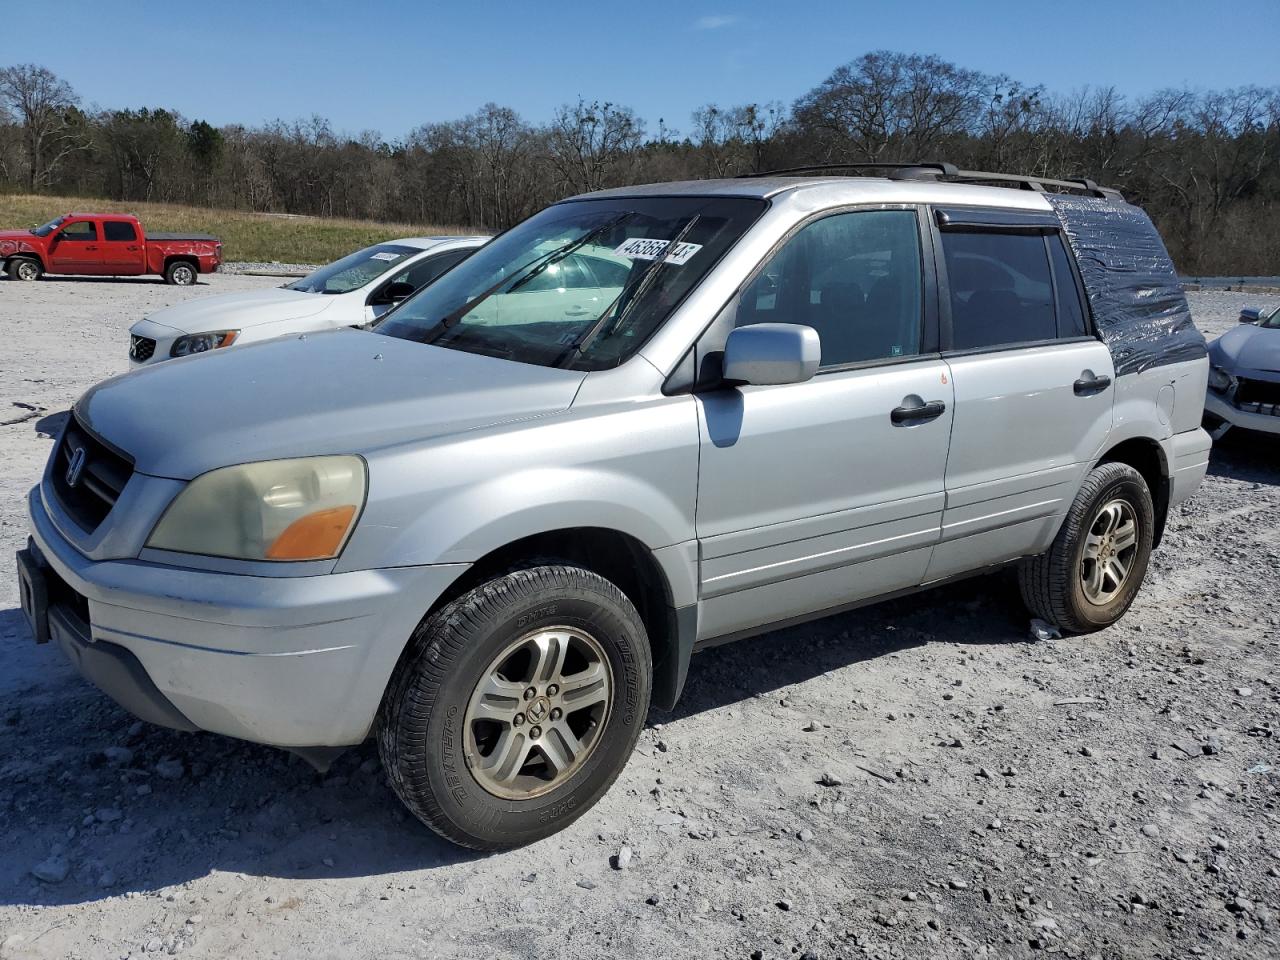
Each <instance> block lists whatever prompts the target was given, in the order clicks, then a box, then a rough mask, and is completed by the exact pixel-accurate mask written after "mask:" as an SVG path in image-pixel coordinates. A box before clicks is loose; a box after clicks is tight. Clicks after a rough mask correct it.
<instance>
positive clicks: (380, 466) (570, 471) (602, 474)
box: [338, 396, 698, 570]
mask: <svg viewBox="0 0 1280 960" xmlns="http://www.w3.org/2000/svg"><path fill="white" fill-rule="evenodd" d="M367 459H368V462H369V498H368V503H367V506H366V508H365V512H364V516H363V517H362V518H361V520H360V523H359V525H358V526H357V528H356V533H355V534H354V535H353V537H352V539H351V542H350V543H348V545H347V549H346V551H345V552H344V553H343V556H342V559H341V561H340V562H339V566H338V569H339V570H358V569H365V568H377V567H389V566H417V565H423V564H433V563H474V562H475V561H477V560H479V559H481V558H482V557H484V556H485V555H486V554H488V553H490V552H492V551H494V550H496V549H498V548H500V547H503V546H506V545H507V544H510V543H513V542H515V541H517V540H522V539H524V538H526V537H530V536H533V535H535V534H541V533H548V532H552V531H556V530H564V529H569V528H574V527H597V528H602V529H606V530H615V531H618V532H620V533H624V534H627V535H629V536H631V537H633V538H635V539H636V540H638V541H639V542H640V543H642V544H644V545H645V546H646V547H648V548H649V549H650V550H659V549H661V548H664V547H669V546H671V545H673V544H678V543H684V542H686V541H690V540H693V539H694V525H693V520H694V505H695V501H696V497H697V484H698V425H697V415H696V412H695V409H694V404H693V400H692V398H691V397H688V396H684V397H659V398H656V399H653V400H650V401H647V402H643V403H631V404H625V405H619V406H618V407H617V408H615V409H613V410H612V411H609V412H603V411H596V412H594V413H593V414H582V415H574V414H571V415H566V416H553V417H547V418H544V419H541V420H530V421H525V422H523V423H514V424H507V425H504V426H502V427H497V428H492V429H489V430H485V431H477V432H475V433H472V434H463V435H461V436H457V437H451V438H444V439H443V440H440V441H438V442H432V443H428V444H424V445H422V446H415V447H411V448H396V449H393V450H389V451H384V452H380V453H373V454H370V455H368V456H367Z"/></svg>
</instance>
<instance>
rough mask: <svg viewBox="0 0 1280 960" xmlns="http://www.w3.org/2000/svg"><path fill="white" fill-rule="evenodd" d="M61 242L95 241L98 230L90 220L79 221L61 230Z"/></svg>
mask: <svg viewBox="0 0 1280 960" xmlns="http://www.w3.org/2000/svg"><path fill="white" fill-rule="evenodd" d="M59 236H60V237H61V238H62V239H63V240H97V239H98V228H97V227H96V226H95V225H94V223H93V221H92V220H79V221H77V222H75V223H72V224H68V225H67V226H65V227H63V228H62V233H60V234H59Z"/></svg>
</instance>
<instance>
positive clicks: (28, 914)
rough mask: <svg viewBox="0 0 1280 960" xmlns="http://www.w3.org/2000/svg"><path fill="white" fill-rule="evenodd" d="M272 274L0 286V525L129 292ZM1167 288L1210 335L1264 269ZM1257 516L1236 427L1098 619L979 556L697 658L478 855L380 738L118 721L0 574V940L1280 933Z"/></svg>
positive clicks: (168, 294)
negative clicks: (684, 676)
mask: <svg viewBox="0 0 1280 960" xmlns="http://www.w3.org/2000/svg"><path fill="white" fill-rule="evenodd" d="M278 283H280V281H279V280H278V279H271V278H260V277H248V276H223V275H217V276H213V277H210V278H206V280H205V282H202V283H201V284H200V285H199V286H197V287H195V288H191V289H179V288H174V287H166V286H164V285H162V284H159V283H154V282H151V281H148V280H130V279H124V280H115V281H102V280H67V279H54V280H46V281H43V282H41V283H39V284H17V283H12V282H0V324H2V325H3V327H2V329H3V340H2V342H3V348H2V354H0V357H2V359H0V422H4V421H11V420H13V419H15V418H19V417H24V416H27V415H30V416H29V418H28V419H25V420H22V421H21V422H17V423H12V422H10V423H8V424H7V425H4V426H0V553H3V554H4V555H5V556H9V555H11V552H12V551H13V550H14V549H16V548H18V547H20V546H21V545H22V544H23V543H24V542H25V536H26V534H25V520H24V519H23V503H22V501H23V497H24V495H25V492H26V490H27V488H28V487H29V486H30V485H31V484H32V483H33V482H34V480H35V479H36V477H37V476H38V474H39V472H40V469H41V466H42V464H43V462H44V460H45V458H46V456H47V454H48V449H49V445H50V436H51V434H52V433H54V432H56V429H57V423H58V422H59V421H58V419H57V417H56V416H55V414H56V412H57V411H61V410H64V409H66V407H67V406H68V405H69V404H70V403H71V402H72V401H73V400H74V399H75V398H76V396H78V395H79V394H80V393H81V392H82V391H83V390H84V389H85V388H86V387H88V386H89V385H90V384H91V383H93V382H94V381H96V380H98V379H101V378H103V377H106V376H109V375H111V374H114V373H117V372H119V371H120V370H122V369H124V367H125V366H126V363H125V359H124V355H125V345H126V339H127V338H126V330H127V328H128V326H129V325H130V324H131V323H132V322H133V321H134V320H136V319H137V318H139V317H140V316H142V315H143V314H144V313H145V312H147V311H148V310H149V309H154V308H156V307H159V306H162V305H165V304H169V303H173V302H176V301H177V300H180V299H186V298H190V297H201V296H207V295H209V294H211V293H220V292H225V291H230V290H243V289H250V288H255V287H261V286H272V285H275V284H278ZM1191 299H1192V308H1193V310H1194V311H1195V314H1196V317H1197V321H1198V322H1199V323H1200V324H1201V326H1202V328H1203V329H1204V330H1205V331H1206V332H1207V333H1209V334H1210V335H1217V334H1219V333H1221V332H1223V331H1224V330H1225V329H1227V328H1229V327H1230V326H1231V325H1232V324H1233V323H1234V322H1235V316H1236V314H1237V312H1238V310H1239V308H1240V306H1241V305H1242V304H1244V303H1252V302H1255V301H1256V302H1263V301H1265V299H1266V298H1259V297H1249V296H1245V295H1241V294H1234V293H1197V294H1193V295H1192V298H1191ZM1273 299H1274V298H1273ZM156 415H157V416H162V415H163V411H162V410H157V411H156ZM192 429H193V430H194V429H199V425H198V424H192ZM1278 544H1280V444H1275V443H1268V442H1264V441H1262V440H1258V439H1253V438H1249V437H1242V436H1228V438H1227V439H1226V440H1225V441H1224V443H1223V444H1221V445H1220V447H1219V448H1218V449H1216V450H1215V452H1214V457H1213V463H1212V466H1211V475H1210V477H1209V478H1208V480H1207V481H1206V483H1205V485H1204V487H1203V488H1202V489H1201V492H1200V493H1199V495H1198V496H1197V497H1196V498H1195V499H1194V500H1193V501H1191V502H1190V503H1189V504H1187V505H1185V506H1184V507H1183V508H1181V509H1180V510H1179V511H1178V512H1177V514H1176V515H1175V516H1173V517H1171V518H1170V524H1169V530H1168V533H1167V534H1166V537H1165V541H1164V544H1163V546H1162V547H1161V548H1160V550H1159V552H1158V553H1157V555H1156V557H1155V560H1154V562H1153V566H1152V569H1151V572H1150V573H1149V574H1148V582H1147V584H1146V586H1145V588H1144V590H1143V592H1142V594H1141V595H1140V597H1139V599H1138V601H1137V603H1136V604H1135V606H1134V607H1133V609H1132V611H1131V612H1130V613H1129V615H1128V616H1127V617H1126V618H1125V619H1124V620H1123V621H1122V622H1121V623H1120V624H1119V625H1117V626H1116V627H1114V628H1112V629H1109V630H1107V631H1105V632H1102V633H1099V634H1095V635H1093V636H1090V637H1087V638H1083V639H1071V640H1062V641H1049V642H1033V641H1031V640H1030V638H1029V636H1028V618H1027V615H1026V613H1025V612H1024V611H1023V610H1022V608H1021V606H1020V605H1019V603H1018V600H1017V597H1016V587H1015V586H1014V584H1013V583H1012V581H1011V579H1010V577H1009V576H1008V575H1007V574H1003V575H996V576H991V577H987V578H983V579H979V580H974V581H970V582H967V583H965V584H961V585H958V586H954V587H951V588H949V589H946V590H942V591H938V592H935V593H930V594H923V595H919V596H916V597H913V598H909V599H905V600H899V601H895V602H892V603H888V604H884V605H881V606H878V607H873V608H870V609H867V610H864V611H861V612H858V613H855V614H850V615H847V616H841V617H836V618H832V619H829V620H825V621H821V622H818V623H816V624H811V625H808V626H804V627H797V628H793V629H788V630H784V631H780V632H777V633H774V634H771V635H769V636H766V637H762V638H759V639H756V640H750V641H745V642H743V643H740V644H736V645H732V646H728V647H724V648H720V649H717V650H714V651H711V652H708V653H706V654H702V655H700V656H699V657H697V658H696V659H695V661H694V664H693V667H692V671H691V676H690V681H689V686H688V688H687V691H686V693H685V697H684V701H683V703H682V704H681V705H680V707H679V708H678V709H677V711H676V712H675V713H674V714H670V715H668V714H659V713H656V712H655V713H654V714H653V715H652V716H651V718H650V720H651V722H652V726H651V729H649V730H647V731H646V732H645V734H644V735H643V737H642V738H641V743H640V747H639V749H638V750H637V753H636V755H635V756H634V757H633V758H632V761H631V763H630V765H629V766H628V768H627V769H626V771H625V772H624V773H623V775H622V777H621V779H620V780H619V781H618V783H617V785H616V786H615V787H614V788H613V790H612V791H611V792H610V794H609V795H608V796H607V797H606V798H605V800H604V801H603V802H602V803H601V804H600V805H599V806H598V807H597V808H596V809H594V810H593V811H591V812H589V813H588V814H587V815H586V816H584V817H583V818H582V819H581V820H579V821H578V823H577V824H576V825H575V826H574V827H572V828H571V829H570V830H568V831H567V832H565V833H563V834H560V835H558V836H556V837H553V838H551V839H549V840H546V841H544V842H542V843H539V844H537V845H535V846H533V847H530V848H527V849H524V850H520V851H516V852H514V853H508V854H502V855H497V856H490V857H477V856H474V855H471V854H467V853H465V852H462V851H460V850H458V849H455V848H453V847H451V846H449V845H447V844H445V843H444V842H442V841H438V840H436V839H435V838H434V836H433V835H431V834H430V833H429V832H428V831H427V830H426V828H424V827H421V826H420V825H418V823H417V822H416V821H413V820H412V819H411V818H408V817H407V816H406V815H405V814H404V813H403V812H402V811H401V808H400V806H399V804H398V803H397V801H396V800H395V798H394V797H393V796H392V794H391V792H390V790H389V789H388V787H387V786H386V784H385V782H384V779H383V777H382V775H381V772H380V770H379V767H378V761H377V757H376V753H375V751H374V750H373V749H372V748H371V746H369V745H366V746H365V747H362V748H360V749H356V750H352V751H350V752H349V753H348V754H346V755H345V756H344V757H343V758H342V759H340V760H339V761H338V762H337V764H336V765H335V766H334V768H333V770H332V771H331V772H330V773H329V774H328V775H326V776H324V777H320V776H318V775H317V774H315V773H314V772H312V771H311V770H310V768H308V767H307V766H306V765H305V764H303V763H301V762H300V761H297V760H294V759H291V758H290V757H289V756H288V755H286V754H284V753H280V752H276V751H273V750H269V749H265V748H261V747H255V746H251V745H248V744H243V743H237V742H233V741H230V740H225V739H221V738H218V737H214V736H206V735H183V734H177V733H171V732H168V731H164V730H160V729H156V728H152V727H145V726H143V725H142V724H139V723H135V722H134V721H133V720H132V719H131V718H130V717H129V716H127V715H126V714H125V713H123V712H122V711H121V710H120V709H119V708H117V707H116V706H115V705H114V704H113V703H112V702H110V701H109V700H107V699H106V698H105V697H103V696H102V695H100V694H98V693H97V692H96V691H94V690H93V689H92V688H90V687H89V686H87V685H86V684H85V683H84V682H83V681H81V680H80V679H79V678H78V677H77V676H76V675H75V674H74V672H73V671H72V670H71V668H70V667H69V666H68V665H67V664H65V663H64V662H63V659H62V657H61V655H60V654H59V653H58V652H57V651H55V650H54V649H52V648H50V647H48V646H45V647H36V646H35V645H34V644H32V642H31V640H30V637H29V635H28V633H27V629H26V626H25V625H24V623H23V622H22V620H21V617H20V614H19V612H18V610H17V609H16V607H17V591H16V584H15V582H14V578H13V575H12V572H11V568H9V570H10V572H5V573H4V574H3V575H0V663H3V667H2V668H0V698H2V705H0V715H2V716H3V722H2V723H0V850H3V855H2V856H0V957H5V958H17V957H23V958H25V957H42V958H43V957H49V958H68V957H72V958H74V957H83V958H100V957H101V958H116V957H127V956H134V957H138V956H141V955H143V954H144V953H145V954H147V955H151V954H153V953H169V954H171V953H175V952H181V953H182V954H183V955H190V956H193V957H228V956H234V957H255V958H256V957H267V956H273V957H307V958H309V960H322V958H330V957H332V958H354V957H370V958H372V957H378V958H400V957H479V956H486V957H490V956H491V957H537V956H548V957H564V958H595V957H601V956H627V957H633V956H635V957H639V956H647V957H676V956H678V957H699V958H706V957H734V958H737V957H741V958H746V957H774V958H781V957H821V958H831V957H853V956H863V955H868V956H873V957H904V958H905V957H923V956H937V957H1017V956H1024V955H1030V954H1032V953H1034V952H1036V951H1049V952H1058V953H1061V954H1063V955H1065V956H1069V957H1091V956H1099V957H1108V958H1109V957H1186V956H1190V955H1203V956H1212V957H1220V956H1249V957H1264V956H1277V955H1280V932H1278V931H1277V924H1278V923H1280V913H1278V912H1277V911H1278V910H1280V828H1278V816H1277V800H1278V797H1277V785H1278V784H1280V751H1278V750H1277V740H1276V736H1275V734H1276V731H1277V726H1278V725H1280V718H1278V712H1280V711H1278V707H1280V685H1277V684H1278V678H1277V669H1276V667H1277V663H1278V662H1280V639H1278V638H1280V631H1278V628H1280V602H1278V600H1280V596H1278V591H1277V579H1276V576H1277V568H1278V567H1280V546H1278ZM6 563H7V562H6ZM624 849H628V850H630V851H631V854H630V856H629V857H628V855H627V854H625V853H623V855H622V857H621V859H618V855H619V853H620V852H621V851H623V850H624ZM619 867H621V869H619Z"/></svg>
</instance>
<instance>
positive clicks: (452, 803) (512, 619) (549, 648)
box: [378, 565, 652, 850]
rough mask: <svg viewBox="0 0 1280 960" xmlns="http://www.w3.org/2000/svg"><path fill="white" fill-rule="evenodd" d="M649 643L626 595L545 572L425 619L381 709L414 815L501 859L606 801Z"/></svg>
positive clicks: (561, 569)
mask: <svg viewBox="0 0 1280 960" xmlns="http://www.w3.org/2000/svg"><path fill="white" fill-rule="evenodd" d="M651 673H652V668H651V663H650V653H649V643H648V638H647V637H646V635H645V631H644V626H643V624H642V623H641V620H640V616H639V614H638V613H637V612H636V609H635V607H634V606H632V604H631V602H630V601H629V600H628V599H627V598H626V596H625V595H624V594H623V593H622V591H620V590H619V589H618V588H617V587H616V586H614V585H613V584H612V583H610V582H609V581H608V580H605V579H604V578H603V577H600V576H598V575H597V574H594V573H592V572H590V571H588V570H584V569H581V568H579V567H571V566H561V565H546V566H537V567H531V568H528V569H523V570H517V571H514V572H512V573H509V574H506V575H505V576H502V577H498V578H496V579H494V580H491V581H489V582H488V583H485V584H483V585H481V586H479V587H476V588H475V589H474V590H471V591H470V592H468V593H466V594H464V595H463V596H461V597H459V598H458V599H456V600H454V601H453V602H452V603H449V604H448V605H446V606H445V607H443V608H442V609H440V610H439V611H437V612H436V613H434V614H432V615H431V616H429V617H427V618H426V619H425V620H424V621H423V622H422V623H421V624H420V625H419V627H418V629H417V630H416V631H415V632H414V635H413V637H412V639H411V640H410V644H409V648H408V650H407V651H406V654H405V657H404V658H403V659H402V661H401V664H400V667H399V671H398V673H397V675H396V677H395V678H394V679H393V680H392V683H391V687H390V689H389V690H388V691H387V696H386V698H385V700H384V702H383V705H382V709H381V712H380V715H379V722H378V745H379V750H380V753H381V755H382V761H383V766H384V767H385V768H386V770H387V772H388V776H389V777H390V780H391V783H392V786H393V788H394V789H395V791H396V794H397V795H398V796H399V797H400V799H401V800H402V801H403V802H404V804H405V805H406V806H407V807H408V808H409V809H410V810H411V811H412V812H413V813H414V815H415V816H417V817H418V818H419V819H420V820H422V821H423V823H425V824H426V825H427V826H429V827H431V828H432V829H433V830H435V831H436V832H437V833H439V834H441V835H442V836H444V837H446V838H447V839H449V840H452V841H453V842H454V843H458V844H461V845H462V846H466V847H471V848H473V849H477V850H500V849H506V848H510V847H517V846H521V845H523V844H527V843H531V842H533V841H535V840H539V839H541V838H543V837H546V836H549V835H550V834H552V833H555V832H557V831H559V830H561V829H563V828H564V827H566V826H568V825H569V824H570V823H572V822H573V821H574V820H576V819H577V818H578V817H579V816H581V815H582V814H583V813H585V812H586V811H587V810H588V809H589V808H590V807H591V806H592V805H593V804H594V803H595V802H596V801H597V800H599V799H600V797H602V796H603V795H604V793H605V791H607V790H608V789H609V787H610V785H611V784H612V783H613V781H614V780H615V779H616V778H617V776H618V774H619V773H620V772H621V771H622V768H623V766H624V765H625V764H626V761H627V758H628V757H629V756H630V755H631V751H632V749H633V748H634V747H635V743H636V740H637V738H638V737H639V735H640V730H641V728H642V726H643V724H644V719H645V715H646V713H647V711H648V707H649V693H650V686H651Z"/></svg>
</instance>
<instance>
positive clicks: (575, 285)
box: [515, 255, 596, 296]
mask: <svg viewBox="0 0 1280 960" xmlns="http://www.w3.org/2000/svg"><path fill="white" fill-rule="evenodd" d="M594 286H596V281H595V278H594V277H592V276H591V271H589V270H588V269H587V267H586V265H585V264H584V263H583V262H582V257H579V256H576V255H571V256H568V257H565V258H564V259H563V260H561V261H560V262H559V263H553V264H551V266H549V267H547V269H545V270H543V271H542V273H540V274H538V276H536V277H534V278H533V279H532V280H530V281H529V282H528V283H526V284H525V285H524V286H522V287H521V288H520V289H519V290H517V291H515V295H517V296H518V295H519V294H520V293H522V292H528V293H537V292H539V291H542V292H545V291H547V290H582V289H585V288H587V287H594Z"/></svg>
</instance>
